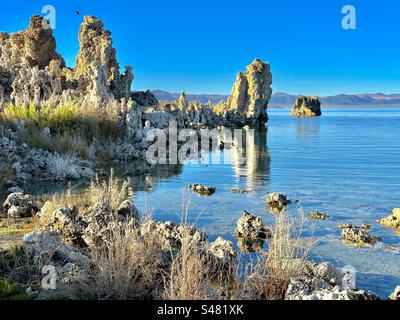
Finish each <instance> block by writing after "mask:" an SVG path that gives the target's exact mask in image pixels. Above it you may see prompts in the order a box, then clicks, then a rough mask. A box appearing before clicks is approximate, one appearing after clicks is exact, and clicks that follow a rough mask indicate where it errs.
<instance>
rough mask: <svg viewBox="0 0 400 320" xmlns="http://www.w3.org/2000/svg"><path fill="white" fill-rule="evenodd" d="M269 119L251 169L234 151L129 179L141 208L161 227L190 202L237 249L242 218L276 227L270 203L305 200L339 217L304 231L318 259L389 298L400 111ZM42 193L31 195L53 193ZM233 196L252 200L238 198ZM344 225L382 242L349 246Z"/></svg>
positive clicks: (200, 221) (397, 255)
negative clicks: (205, 190)
mask: <svg viewBox="0 0 400 320" xmlns="http://www.w3.org/2000/svg"><path fill="white" fill-rule="evenodd" d="M269 116H270V120H269V122H268V125H267V129H266V130H263V131H259V132H256V133H255V137H254V143H248V145H247V154H248V156H247V163H246V164H245V165H239V164H237V159H238V156H239V155H238V152H237V149H235V148H233V150H232V151H231V154H230V155H228V157H227V158H228V159H226V160H229V159H230V160H231V161H225V162H227V163H226V164H221V165H209V166H208V167H206V166H204V165H199V164H185V165H183V166H164V167H160V168H159V169H157V171H156V172H155V173H152V174H148V175H136V176H131V177H130V180H131V184H132V189H133V191H134V200H135V204H136V206H137V207H138V208H139V209H140V210H142V211H143V212H149V211H150V212H152V214H153V217H154V218H155V219H157V220H160V221H166V220H172V221H175V222H179V220H180V218H179V216H180V215H181V214H182V211H183V210H182V202H183V200H184V199H186V201H187V199H188V198H189V200H190V209H189V220H190V221H191V222H196V226H197V227H198V228H201V229H204V231H205V232H206V233H207V234H208V236H209V239H210V240H214V239H215V238H216V237H218V236H223V237H224V238H227V239H229V240H232V241H233V242H234V243H235V244H236V239H235V238H234V236H233V230H234V228H235V226H236V221H237V219H238V218H239V217H240V216H241V215H242V213H243V211H244V210H247V211H249V212H251V213H252V214H253V215H257V216H260V217H262V219H263V220H264V222H265V223H266V224H267V225H268V224H272V223H273V221H274V217H273V215H272V214H271V213H269V212H268V210H267V208H266V207H265V204H264V200H265V195H266V194H267V193H270V192H283V193H285V194H287V195H288V196H289V197H290V199H292V200H299V201H300V203H301V206H302V207H303V209H304V211H305V212H309V211H312V210H320V211H323V212H326V213H327V214H328V215H330V216H332V218H331V219H330V220H328V221H310V220H308V221H306V224H305V226H304V236H307V237H313V238H315V239H317V240H318V244H317V245H316V246H315V248H314V249H313V251H312V257H311V258H312V259H314V260H315V261H317V262H322V261H330V262H332V263H333V264H334V265H335V266H337V267H344V266H348V265H350V266H353V267H354V268H355V269H356V271H357V284H358V287H360V288H363V289H370V290H373V291H374V292H376V293H378V294H379V295H381V297H387V296H388V294H390V293H391V292H392V291H393V289H394V288H395V286H396V285H400V252H399V250H396V251H393V250H390V249H388V248H387V247H386V245H397V246H399V247H400V237H399V235H397V234H396V232H395V231H393V230H391V229H386V228H383V227H381V226H380V225H379V224H378V223H377V221H376V220H377V219H378V218H381V217H385V216H388V215H389V214H390V213H391V211H392V209H393V208H396V207H400V197H399V196H400V141H399V138H400V108H357V109H325V110H324V114H323V116H322V117H320V118H293V117H291V116H290V110H289V109H271V110H269ZM216 152H217V153H220V151H216ZM120 174H121V175H122V176H124V170H122V172H121V173H120ZM191 183H202V184H206V185H215V186H216V187H217V192H216V194H215V195H213V196H212V197H199V196H197V195H195V194H192V193H190V192H188V191H187V190H185V186H186V185H188V184H191ZM45 187H46V188H47V189H43V188H38V187H37V186H35V187H34V190H27V191H30V192H32V193H34V194H35V193H36V194H38V193H43V192H54V191H55V190H56V189H55V188H54V186H52V185H49V184H46V186H45ZM77 187H78V188H79V186H77ZM64 188H65V187H64ZM232 188H242V189H247V190H249V191H251V192H249V193H243V194H233V193H231V192H230V190H231V189H232ZM338 223H352V224H356V225H361V224H369V225H372V226H373V230H372V231H371V233H372V234H373V235H376V236H379V237H381V238H382V240H383V242H382V244H380V245H378V246H377V247H375V248H354V247H349V246H346V245H344V244H342V242H341V239H340V235H341V232H340V230H339V229H338V227H337V224H338Z"/></svg>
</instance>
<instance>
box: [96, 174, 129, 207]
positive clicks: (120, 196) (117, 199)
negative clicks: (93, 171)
mask: <svg viewBox="0 0 400 320" xmlns="http://www.w3.org/2000/svg"><path fill="white" fill-rule="evenodd" d="M128 197H129V183H128V181H126V180H125V181H123V182H121V181H120V180H118V179H117V178H115V177H114V171H113V170H111V174H110V177H109V178H108V181H103V182H100V181H99V179H98V177H96V180H94V181H92V183H91V185H90V188H89V199H90V204H98V203H102V204H107V205H109V206H110V207H111V208H113V209H118V207H119V206H120V205H121V203H122V202H123V201H124V200H126V199H127V198H128Z"/></svg>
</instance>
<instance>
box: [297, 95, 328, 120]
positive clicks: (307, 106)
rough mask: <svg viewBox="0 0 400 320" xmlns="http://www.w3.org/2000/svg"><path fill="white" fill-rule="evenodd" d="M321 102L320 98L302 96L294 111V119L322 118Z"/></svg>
mask: <svg viewBox="0 0 400 320" xmlns="http://www.w3.org/2000/svg"><path fill="white" fill-rule="evenodd" d="M321 115H322V112H321V102H320V101H319V99H318V97H306V96H301V97H299V98H297V99H296V102H295V104H294V106H293V109H292V116H294V117H316V116H321Z"/></svg>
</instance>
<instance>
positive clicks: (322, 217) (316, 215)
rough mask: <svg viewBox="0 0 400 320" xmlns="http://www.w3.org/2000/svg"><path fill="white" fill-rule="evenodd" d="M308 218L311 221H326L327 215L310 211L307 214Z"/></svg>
mask: <svg viewBox="0 0 400 320" xmlns="http://www.w3.org/2000/svg"><path fill="white" fill-rule="evenodd" d="M308 217H309V218H310V219H311V220H326V219H328V215H327V214H326V213H325V212H319V211H311V212H310V213H309V214H308Z"/></svg>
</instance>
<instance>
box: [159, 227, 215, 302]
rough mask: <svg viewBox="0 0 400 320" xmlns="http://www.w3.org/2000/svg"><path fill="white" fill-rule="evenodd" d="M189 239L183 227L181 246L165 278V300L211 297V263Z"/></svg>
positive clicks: (206, 298) (205, 298) (187, 232)
mask: <svg viewBox="0 0 400 320" xmlns="http://www.w3.org/2000/svg"><path fill="white" fill-rule="evenodd" d="M186 230H187V231H186ZM190 240H191V238H190V235H189V231H188V229H186V228H185V231H184V234H183V237H182V247H181V249H180V251H179V252H178V253H177V254H176V255H175V256H173V258H172V264H171V269H170V273H169V274H168V276H167V277H166V279H165V292H164V296H163V298H164V299H166V300H209V299H211V296H210V295H211V282H212V281H211V277H212V271H213V270H212V268H211V264H210V262H209V261H208V260H207V257H206V256H205V255H204V253H202V252H201V251H200V250H199V249H200V248H198V247H195V246H193V245H192V244H191V241H190Z"/></svg>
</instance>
